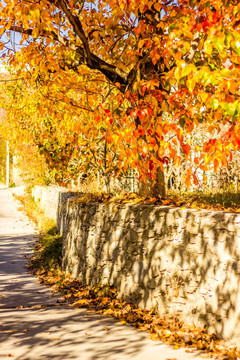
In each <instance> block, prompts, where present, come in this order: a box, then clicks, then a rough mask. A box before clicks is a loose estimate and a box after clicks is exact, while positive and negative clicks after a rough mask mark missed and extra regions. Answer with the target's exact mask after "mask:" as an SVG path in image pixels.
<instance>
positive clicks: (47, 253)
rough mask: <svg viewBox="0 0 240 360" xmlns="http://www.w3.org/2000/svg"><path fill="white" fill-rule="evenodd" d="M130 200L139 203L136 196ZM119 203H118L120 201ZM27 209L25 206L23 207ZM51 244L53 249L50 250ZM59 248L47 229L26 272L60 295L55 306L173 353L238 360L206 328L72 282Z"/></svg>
mask: <svg viewBox="0 0 240 360" xmlns="http://www.w3.org/2000/svg"><path fill="white" fill-rule="evenodd" d="M128 195H129V194H128ZM132 197H133V199H135V200H137V201H138V200H139V198H138V197H137V196H136V194H133V195H132ZM88 201H89V200H88ZM119 201H120V203H121V201H122V199H121V200H119ZM141 201H142V200H141ZM145 201H147V202H148V201H149V202H150V203H154V202H157V203H158V202H159V201H162V202H163V201H167V202H168V201H169V199H160V200H155V198H154V199H145ZM165 205H166V204H165ZM167 205H168V204H167ZM26 207H27V203H25V208H26ZM32 218H33V219H34V217H32ZM35 220H36V218H35ZM51 237H52V238H51ZM46 239H47V240H46ZM51 241H53V243H54V247H52V246H51V245H52V244H51ZM60 245H61V238H60V236H59V234H57V233H56V232H55V231H53V230H52V228H50V234H49V232H45V233H44V232H42V233H41V235H40V237H39V239H38V240H37V241H36V243H35V245H34V253H32V254H31V257H30V258H29V259H28V260H29V265H28V269H29V271H30V272H31V273H33V274H34V275H36V276H37V277H38V281H39V282H40V283H41V284H43V285H47V286H50V287H52V289H53V291H55V292H60V293H61V294H62V296H61V298H60V299H59V303H58V305H60V306H61V304H62V303H66V304H68V305H69V306H74V307H75V308H76V309H78V308H87V309H89V310H93V311H95V312H96V313H99V314H104V315H107V316H111V317H114V318H115V319H117V320H119V322H120V324H122V325H123V324H126V323H127V324H130V325H132V326H134V327H135V328H136V329H137V330H138V331H148V332H149V336H150V338H151V339H153V340H161V341H163V342H165V343H167V344H169V345H172V346H174V348H175V349H178V348H180V347H188V348H189V350H186V351H187V352H192V351H196V350H201V351H202V353H203V354H205V355H206V357H213V358H215V359H218V360H237V359H240V348H237V347H229V346H228V345H227V344H226V342H225V341H223V340H221V339H219V338H218V337H217V336H216V335H215V334H214V333H213V334H209V333H208V332H207V328H206V327H199V326H196V325H194V324H192V325H188V324H186V323H184V322H183V321H182V320H180V318H178V317H176V316H159V315H158V314H156V313H155V312H154V310H151V311H150V310H146V309H141V308H139V307H138V306H137V305H135V304H131V303H129V302H127V301H124V300H122V299H120V298H119V297H118V294H117V291H116V289H115V288H113V287H110V286H106V285H105V286H96V287H90V286H87V285H86V284H82V283H81V282H80V281H78V280H76V279H73V278H71V276H69V275H67V274H65V273H64V272H63V271H62V270H61V266H60V265H61V251H59V250H60V248H61V247H60ZM55 248H56V249H57V251H55V250H56V249H55Z"/></svg>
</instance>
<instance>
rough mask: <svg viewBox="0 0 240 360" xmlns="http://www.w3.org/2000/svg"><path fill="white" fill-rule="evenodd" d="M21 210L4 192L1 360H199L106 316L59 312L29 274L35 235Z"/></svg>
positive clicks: (0, 213) (0, 215) (0, 192)
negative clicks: (28, 268)
mask: <svg viewBox="0 0 240 360" xmlns="http://www.w3.org/2000/svg"><path fill="white" fill-rule="evenodd" d="M18 207H19V204H18V202H17V201H15V200H14V199H13V196H12V190H10V189H5V188H3V187H2V188H0V359H9V358H13V359H18V360H43V359H44V360H46V359H55V360H65V359H66V360H68V359H69V360H75V359H79V360H80V359H81V360H105V359H108V360H148V359H151V360H166V359H177V360H200V359H201V357H200V355H199V354H198V353H197V352H195V353H186V352H185V350H184V349H180V350H174V349H172V348H171V347H170V346H167V345H165V344H163V343H161V342H154V341H152V340H150V339H149V338H148V334H147V333H142V332H137V331H136V330H135V329H134V328H132V327H131V326H128V325H123V326H121V325H120V324H119V323H118V322H116V321H115V320H113V319H111V318H108V317H106V316H101V315H97V314H95V313H94V312H89V311H87V310H84V309H80V310H75V309H73V308H72V307H70V306H66V305H64V306H59V305H58V304H57V302H56V299H57V298H56V295H54V294H52V292H51V290H50V289H48V288H46V287H44V286H41V285H40V284H38V282H37V280H36V278H34V277H33V276H31V275H29V274H27V271H26V269H25V263H26V258H25V256H26V255H27V254H29V253H30V252H31V251H32V248H31V246H32V244H33V242H34V239H35V238H36V237H37V230H36V229H35V228H34V226H33V224H31V222H30V221H29V220H28V219H27V218H26V217H25V215H23V214H22V213H21V212H19V211H18V210H17V208H18Z"/></svg>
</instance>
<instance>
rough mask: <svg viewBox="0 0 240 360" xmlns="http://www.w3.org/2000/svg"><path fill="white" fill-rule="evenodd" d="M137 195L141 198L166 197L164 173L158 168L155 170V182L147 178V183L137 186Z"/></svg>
mask: <svg viewBox="0 0 240 360" xmlns="http://www.w3.org/2000/svg"><path fill="white" fill-rule="evenodd" d="M139 195H140V196H143V197H146V196H150V197H164V196H165V195H166V191H165V180H164V172H163V171H162V169H161V168H160V167H159V168H158V170H157V174H156V180H151V179H149V178H147V182H141V183H140V184H139Z"/></svg>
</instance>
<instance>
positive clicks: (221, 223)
mask: <svg viewBox="0 0 240 360" xmlns="http://www.w3.org/2000/svg"><path fill="white" fill-rule="evenodd" d="M63 208H64V211H62V212H61V213H60V214H59V218H58V224H59V227H60V228H61V232H62V233H63V240H64V248H63V267H64V269H65V270H66V271H67V272H68V273H70V274H72V275H73V276H74V277H76V278H79V279H81V280H82V281H83V282H86V283H88V284H90V285H95V284H99V283H101V284H110V285H114V286H116V287H117V290H118V293H119V295H120V296H121V297H122V298H124V299H126V300H130V301H133V302H135V303H137V304H138V305H139V306H141V307H144V308H148V309H152V308H155V309H156V310H157V311H158V312H159V313H160V314H167V313H168V314H178V315H180V316H181V317H183V319H184V320H185V321H188V322H192V321H194V322H195V323H196V324H201V325H203V324H207V326H208V327H209V330H210V331H214V332H216V333H217V334H218V335H220V336H223V337H225V338H228V339H232V341H233V342H235V343H237V344H239V339H240V215H238V214H235V213H222V212H213V211H206V210H193V209H180V208H170V207H162V206H152V205H129V204H121V205H117V204H99V203H97V204H96V203H88V204H84V203H80V202H78V201H77V199H76V198H69V199H68V200H66V201H65V205H64V206H63Z"/></svg>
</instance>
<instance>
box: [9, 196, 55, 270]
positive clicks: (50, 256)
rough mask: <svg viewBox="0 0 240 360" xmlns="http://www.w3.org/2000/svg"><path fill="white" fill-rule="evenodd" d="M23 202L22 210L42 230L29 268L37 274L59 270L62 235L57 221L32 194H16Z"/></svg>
mask: <svg viewBox="0 0 240 360" xmlns="http://www.w3.org/2000/svg"><path fill="white" fill-rule="evenodd" d="M16 198H17V199H18V200H19V201H20V202H21V203H22V205H23V206H22V210H23V211H24V212H25V213H26V215H27V216H28V217H29V218H30V219H31V220H33V221H34V222H35V223H36V224H37V226H38V228H39V231H40V234H39V238H38V241H37V242H36V243H35V244H34V255H33V256H32V257H31V259H30V264H29V266H28V267H29V269H30V270H32V271H33V272H34V273H35V274H38V273H42V272H46V273H48V272H59V271H60V269H61V262H62V237H61V236H60V234H59V233H58V231H57V227H56V224H55V221H54V220H53V219H49V218H48V217H46V216H45V214H44V213H43V211H42V210H41V209H40V208H39V206H38V205H37V204H36V203H35V202H34V200H33V199H32V197H31V196H30V194H26V195H24V196H16Z"/></svg>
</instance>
